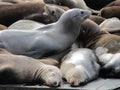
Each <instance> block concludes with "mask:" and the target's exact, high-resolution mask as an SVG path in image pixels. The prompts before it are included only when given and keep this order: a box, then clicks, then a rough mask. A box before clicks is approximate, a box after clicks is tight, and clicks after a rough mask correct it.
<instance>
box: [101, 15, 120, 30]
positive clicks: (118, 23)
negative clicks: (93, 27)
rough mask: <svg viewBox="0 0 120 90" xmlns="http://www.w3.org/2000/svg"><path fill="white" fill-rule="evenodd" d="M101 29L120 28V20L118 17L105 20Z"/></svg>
mask: <svg viewBox="0 0 120 90" xmlns="http://www.w3.org/2000/svg"><path fill="white" fill-rule="evenodd" d="M99 26H100V28H117V27H120V20H119V19H118V18H116V17H113V18H109V19H106V20H104V21H103V22H102V23H101V24H100V25H99Z"/></svg>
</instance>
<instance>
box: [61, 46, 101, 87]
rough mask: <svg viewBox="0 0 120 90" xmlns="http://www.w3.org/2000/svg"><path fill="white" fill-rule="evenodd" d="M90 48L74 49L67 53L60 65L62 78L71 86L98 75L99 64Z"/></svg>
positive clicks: (86, 81)
mask: <svg viewBox="0 0 120 90" xmlns="http://www.w3.org/2000/svg"><path fill="white" fill-rule="evenodd" d="M97 61H98V60H97V57H96V56H95V54H94V53H93V51H92V50H90V49H87V48H81V49H76V50H73V51H71V52H70V53H68V54H67V55H66V56H65V57H64V58H63V62H62V64H61V66H60V70H61V71H62V74H63V78H65V79H66V80H67V82H68V83H69V84H70V85H71V86H78V85H81V84H83V83H84V84H86V83H88V82H89V81H91V80H93V79H95V78H97V77H98V74H99V69H100V66H99V64H98V63H97Z"/></svg>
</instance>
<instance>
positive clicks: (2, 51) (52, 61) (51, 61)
mask: <svg viewBox="0 0 120 90" xmlns="http://www.w3.org/2000/svg"><path fill="white" fill-rule="evenodd" d="M0 54H6V55H13V54H12V53H10V52H8V51H7V50H5V49H2V48H0ZM36 60H39V61H40V62H42V63H45V64H49V65H54V66H59V62H58V61H57V60H56V59H53V58H44V59H36Z"/></svg>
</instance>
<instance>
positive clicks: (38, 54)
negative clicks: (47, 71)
mask: <svg viewBox="0 0 120 90" xmlns="http://www.w3.org/2000/svg"><path fill="white" fill-rule="evenodd" d="M90 15H91V12H90V11H88V10H82V9H77V8H76V9H71V10H68V11H66V12H65V13H64V14H62V16H61V17H60V19H59V20H58V21H57V22H56V23H52V24H49V25H46V26H43V27H40V28H38V29H37V30H29V31H25V30H9V29H8V30H3V31H0V47H1V48H4V49H7V50H8V51H10V52H12V53H13V54H21V55H27V56H30V57H33V58H42V57H47V56H50V55H54V54H57V53H59V52H62V51H63V50H66V49H67V48H69V47H70V46H71V45H72V44H73V43H74V41H75V40H76V39H77V37H78V35H79V32H80V26H81V24H82V23H83V21H84V20H86V19H87V18H88V17H89V16H90ZM42 30H43V31H42ZM8 33H9V34H8Z"/></svg>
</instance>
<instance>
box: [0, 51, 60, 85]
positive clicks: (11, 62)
mask: <svg viewBox="0 0 120 90" xmlns="http://www.w3.org/2000/svg"><path fill="white" fill-rule="evenodd" d="M2 51H3V52H2ZM61 81H62V73H61V71H60V69H59V68H57V67H56V66H53V65H47V64H44V63H42V62H40V61H39V60H36V59H33V58H30V57H26V56H22V55H13V54H11V53H10V54H9V52H8V51H5V50H3V49H0V84H43V83H44V84H45V85H48V86H59V85H60V83H61Z"/></svg>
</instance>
